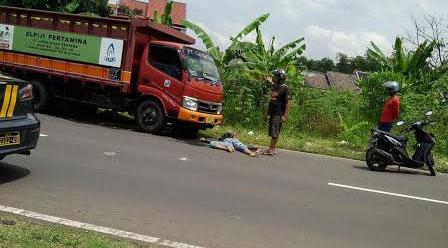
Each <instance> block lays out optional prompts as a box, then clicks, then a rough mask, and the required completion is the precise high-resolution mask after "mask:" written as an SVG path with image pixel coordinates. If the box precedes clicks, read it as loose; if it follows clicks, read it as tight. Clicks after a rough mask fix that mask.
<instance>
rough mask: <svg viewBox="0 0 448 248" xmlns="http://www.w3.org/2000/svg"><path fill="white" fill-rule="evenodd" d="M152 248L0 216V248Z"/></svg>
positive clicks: (152, 247)
mask: <svg viewBox="0 0 448 248" xmlns="http://www.w3.org/2000/svg"><path fill="white" fill-rule="evenodd" d="M64 247H73V248H155V247H156V246H149V245H147V246H142V245H139V244H134V243H130V242H126V241H119V240H115V239H112V238H110V237H106V236H104V235H101V234H96V233H93V232H87V231H82V230H76V229H72V228H67V227H62V226H57V225H42V224H33V223H29V222H26V221H22V220H17V219H14V218H10V217H5V216H3V217H2V216H0V248H64Z"/></svg>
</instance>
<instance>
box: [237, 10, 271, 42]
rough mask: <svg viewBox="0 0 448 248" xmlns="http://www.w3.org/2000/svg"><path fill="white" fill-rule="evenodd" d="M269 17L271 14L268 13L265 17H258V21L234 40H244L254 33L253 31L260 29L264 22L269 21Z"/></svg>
mask: <svg viewBox="0 0 448 248" xmlns="http://www.w3.org/2000/svg"><path fill="white" fill-rule="evenodd" d="M269 15H270V14H269V13H267V14H264V15H262V16H260V17H258V18H257V19H255V20H254V21H253V22H251V23H250V24H249V25H248V26H247V27H245V28H244V29H243V30H242V31H241V32H240V33H239V34H238V35H237V36H236V37H235V38H234V39H235V40H239V39H241V38H243V36H246V35H248V34H250V33H252V31H254V30H255V29H256V28H258V27H259V26H260V25H261V24H262V23H263V22H265V21H266V20H267V19H268V17H269Z"/></svg>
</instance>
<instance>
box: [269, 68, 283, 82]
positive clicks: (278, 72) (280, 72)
mask: <svg viewBox="0 0 448 248" xmlns="http://www.w3.org/2000/svg"><path fill="white" fill-rule="evenodd" d="M272 77H273V78H278V80H279V82H280V83H284V82H285V81H286V73H285V71H284V70H280V69H278V70H275V71H273V72H272Z"/></svg>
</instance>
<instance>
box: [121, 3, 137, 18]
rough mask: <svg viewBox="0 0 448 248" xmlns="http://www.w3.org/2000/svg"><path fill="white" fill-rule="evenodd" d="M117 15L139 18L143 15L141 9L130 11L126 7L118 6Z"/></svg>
mask: <svg viewBox="0 0 448 248" xmlns="http://www.w3.org/2000/svg"><path fill="white" fill-rule="evenodd" d="M117 14H118V15H121V16H130V17H134V16H140V15H142V14H143V10H141V9H130V8H129V7H128V6H126V5H119V6H118V8H117Z"/></svg>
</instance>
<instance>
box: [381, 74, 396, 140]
mask: <svg viewBox="0 0 448 248" xmlns="http://www.w3.org/2000/svg"><path fill="white" fill-rule="evenodd" d="M383 86H384V87H385V88H386V90H387V94H388V95H389V96H390V97H389V98H388V99H387V100H386V104H385V106H384V109H383V113H382V114H381V118H380V126H379V127H378V129H379V130H381V131H384V132H390V131H391V129H392V125H393V123H394V122H395V121H396V120H397V119H398V117H399V116H400V98H398V95H397V93H398V91H400V84H398V83H397V82H386V83H385V84H384V85H383Z"/></svg>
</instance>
